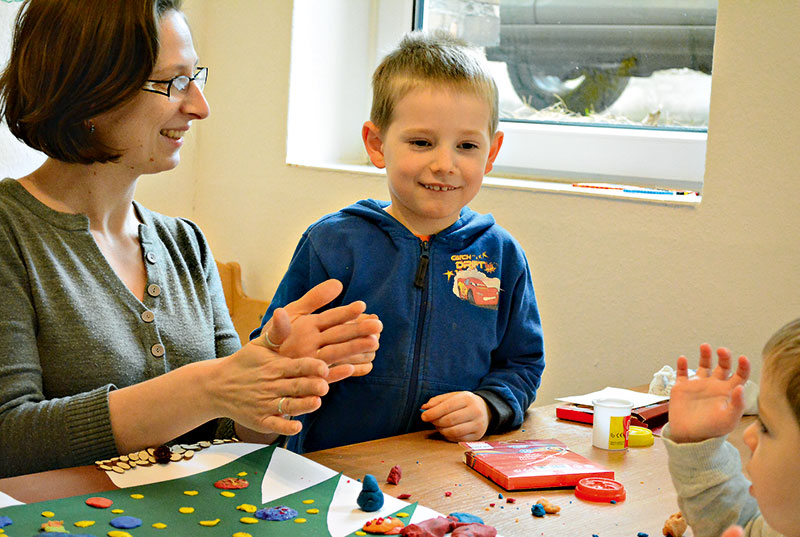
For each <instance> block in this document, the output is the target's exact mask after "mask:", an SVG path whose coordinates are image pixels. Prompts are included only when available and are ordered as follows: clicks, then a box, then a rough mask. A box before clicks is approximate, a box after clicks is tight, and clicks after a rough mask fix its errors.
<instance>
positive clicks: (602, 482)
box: [575, 477, 625, 503]
mask: <svg viewBox="0 0 800 537" xmlns="http://www.w3.org/2000/svg"><path fill="white" fill-rule="evenodd" d="M575 496H577V497H578V498H580V499H581V500H588V501H590V502H605V503H607V502H610V501H615V502H621V501H624V500H625V487H623V486H622V483H620V482H618V481H614V480H613V479H607V478H605V477H584V478H583V479H581V480H580V481H578V485H577V486H576V487H575Z"/></svg>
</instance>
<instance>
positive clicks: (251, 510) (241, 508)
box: [236, 503, 258, 513]
mask: <svg viewBox="0 0 800 537" xmlns="http://www.w3.org/2000/svg"><path fill="white" fill-rule="evenodd" d="M236 509H238V510H239V511H244V512H245V513H255V512H256V511H258V507H256V506H255V505H250V504H249V503H243V504H242V505H237V506H236Z"/></svg>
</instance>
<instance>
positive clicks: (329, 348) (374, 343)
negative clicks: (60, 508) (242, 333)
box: [254, 280, 383, 382]
mask: <svg viewBox="0 0 800 537" xmlns="http://www.w3.org/2000/svg"><path fill="white" fill-rule="evenodd" d="M341 291H342V284H341V282H339V281H337V280H327V281H325V282H322V283H321V284H319V285H317V286H316V287H314V288H313V289H311V290H310V291H308V292H307V293H306V294H305V295H303V297H302V298H300V299H298V300H295V301H294V302H292V303H290V304H287V305H286V307H285V308H278V309H276V310H275V312H274V313H273V315H272V319H270V321H269V322H268V323H267V324H266V326H264V329H263V331H262V333H263V334H264V335H266V336H267V337H268V338H269V340H267V339H266V338H265V337H263V336H262V337H261V338H257V339H256V340H254V341H256V342H258V343H259V344H262V345H264V346H267V347H269V348H272V349H273V350H275V351H276V352H279V353H280V354H281V355H282V356H288V357H292V358H299V357H304V356H305V357H313V358H319V359H321V360H323V361H325V362H326V363H327V364H329V365H330V366H331V369H330V373H329V376H328V381H329V382H336V381H338V380H342V379H343V378H347V377H349V376H351V375H356V376H360V375H366V374H367V373H369V372H370V371H371V370H372V360H373V359H374V358H375V351H376V350H377V349H378V339H379V335H380V332H381V330H383V325H382V323H381V322H380V320H379V319H378V317H377V316H376V315H366V314H364V310H365V308H366V305H365V304H364V303H363V302H360V301H359V302H353V303H352V304H348V305H346V306H339V307H338V308H332V309H330V310H327V311H324V312H322V313H319V314H315V313H313V312H314V311H316V310H318V309H319V308H321V307H322V306H324V305H326V304H328V303H329V302H330V301H331V300H333V299H334V298H336V297H337V296H338V295H339V293H341ZM270 343H271V344H270Z"/></svg>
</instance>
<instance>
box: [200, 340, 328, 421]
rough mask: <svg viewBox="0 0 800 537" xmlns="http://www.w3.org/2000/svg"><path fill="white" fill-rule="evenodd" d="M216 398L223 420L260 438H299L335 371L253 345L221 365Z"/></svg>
mask: <svg viewBox="0 0 800 537" xmlns="http://www.w3.org/2000/svg"><path fill="white" fill-rule="evenodd" d="M215 362H216V364H215V370H214V371H212V374H213V376H212V378H211V379H209V383H210V385H211V390H210V393H212V397H213V398H214V400H213V401H212V404H213V405H214V408H217V409H218V412H217V414H218V415H220V416H226V417H230V418H232V419H233V420H234V421H235V422H236V423H237V425H242V426H244V427H246V428H247V429H250V430H251V431H255V432H258V433H277V434H283V435H294V434H297V433H299V432H300V429H301V424H300V422H299V421H294V420H291V419H288V417H290V416H299V415H301V414H306V413H308V412H313V411H314V410H316V409H317V408H319V407H320V405H321V404H322V401H321V399H320V398H321V397H322V396H323V395H325V394H326V393H328V381H327V378H328V376H329V371H330V370H329V368H328V366H327V364H325V362H323V361H322V360H318V359H316V358H286V357H284V356H281V355H279V354H277V353H276V352H274V351H272V350H270V349H268V348H266V347H264V346H262V345H258V344H255V343H254V342H250V343H248V344H247V345H245V346H244V347H242V349H240V350H239V351H238V352H236V353H234V354H232V355H231V356H228V357H226V358H220V359H219V360H216V361H215Z"/></svg>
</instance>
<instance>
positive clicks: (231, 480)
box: [214, 477, 250, 490]
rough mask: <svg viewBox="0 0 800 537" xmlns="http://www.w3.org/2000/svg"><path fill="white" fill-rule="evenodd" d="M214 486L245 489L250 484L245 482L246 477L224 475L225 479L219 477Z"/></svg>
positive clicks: (226, 488)
mask: <svg viewBox="0 0 800 537" xmlns="http://www.w3.org/2000/svg"><path fill="white" fill-rule="evenodd" d="M214 486H215V487H217V488H218V489H225V490H236V489H246V488H247V487H249V486H250V483H248V482H247V480H246V479H242V478H239V477H226V478H225V479H220V480H219V481H217V482H216V483H214Z"/></svg>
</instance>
